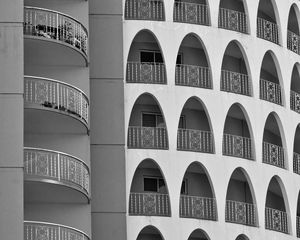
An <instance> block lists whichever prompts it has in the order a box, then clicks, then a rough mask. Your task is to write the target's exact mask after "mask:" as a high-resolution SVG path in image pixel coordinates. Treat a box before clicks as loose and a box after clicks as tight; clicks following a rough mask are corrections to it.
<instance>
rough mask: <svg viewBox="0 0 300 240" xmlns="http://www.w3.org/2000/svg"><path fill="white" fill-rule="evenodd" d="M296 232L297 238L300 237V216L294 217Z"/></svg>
mask: <svg viewBox="0 0 300 240" xmlns="http://www.w3.org/2000/svg"><path fill="white" fill-rule="evenodd" d="M296 232H297V238H300V217H299V216H297V217H296Z"/></svg>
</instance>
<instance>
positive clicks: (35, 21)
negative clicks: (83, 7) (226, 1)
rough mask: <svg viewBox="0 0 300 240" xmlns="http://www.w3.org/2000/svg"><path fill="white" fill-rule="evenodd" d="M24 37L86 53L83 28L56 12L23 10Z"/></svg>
mask: <svg viewBox="0 0 300 240" xmlns="http://www.w3.org/2000/svg"><path fill="white" fill-rule="evenodd" d="M23 30H24V35H26V36H35V37H39V38H44V39H49V40H51V39H52V40H54V41H59V42H63V43H66V44H68V45H70V46H73V47H75V48H76V49H78V50H80V51H81V52H83V54H84V55H85V56H87V53H88V34H87V30H86V29H85V27H84V26H83V25H82V24H81V23H80V22H79V21H77V20H76V19H74V18H72V17H70V16H68V15H66V14H63V13H59V12H56V11H52V10H48V9H43V8H36V7H25V8H24V28H23Z"/></svg>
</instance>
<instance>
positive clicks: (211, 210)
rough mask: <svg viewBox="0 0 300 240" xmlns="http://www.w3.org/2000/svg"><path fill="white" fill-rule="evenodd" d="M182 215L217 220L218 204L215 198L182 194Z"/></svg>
mask: <svg viewBox="0 0 300 240" xmlns="http://www.w3.org/2000/svg"><path fill="white" fill-rule="evenodd" d="M179 214H180V217H183V218H197V219H205V220H214V221H216V220H217V205H216V200H215V199H214V198H206V197H199V196H189V195H181V196H180V209H179Z"/></svg>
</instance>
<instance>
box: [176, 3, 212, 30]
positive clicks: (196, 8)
mask: <svg viewBox="0 0 300 240" xmlns="http://www.w3.org/2000/svg"><path fill="white" fill-rule="evenodd" d="M173 14H174V22H182V23H191V24H199V25H209V9H208V6H207V5H204V4H197V3H189V2H177V1H175V3H174V13H173Z"/></svg>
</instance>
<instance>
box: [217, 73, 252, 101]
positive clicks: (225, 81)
mask: <svg viewBox="0 0 300 240" xmlns="http://www.w3.org/2000/svg"><path fill="white" fill-rule="evenodd" d="M221 91H225V92H232V93H236V94H241V95H245V96H251V94H252V90H251V83H250V79H249V76H248V75H246V74H242V73H238V72H232V71H228V70H222V73H221Z"/></svg>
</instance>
